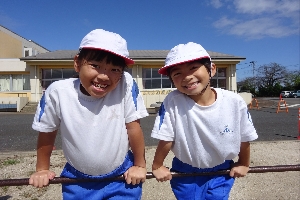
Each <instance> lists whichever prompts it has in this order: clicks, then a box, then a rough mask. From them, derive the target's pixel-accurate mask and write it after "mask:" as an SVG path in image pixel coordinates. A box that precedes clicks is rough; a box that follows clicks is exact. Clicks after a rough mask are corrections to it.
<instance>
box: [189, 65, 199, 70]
mask: <svg viewBox="0 0 300 200" xmlns="http://www.w3.org/2000/svg"><path fill="white" fill-rule="evenodd" d="M198 68H199V66H197V65H193V66H192V67H191V70H194V69H198Z"/></svg>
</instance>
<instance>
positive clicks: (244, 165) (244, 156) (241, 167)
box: [229, 142, 250, 177]
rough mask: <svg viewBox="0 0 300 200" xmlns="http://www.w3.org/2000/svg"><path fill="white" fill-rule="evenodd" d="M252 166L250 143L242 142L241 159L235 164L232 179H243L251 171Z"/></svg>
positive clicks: (231, 171) (231, 174) (231, 172)
mask: <svg viewBox="0 0 300 200" xmlns="http://www.w3.org/2000/svg"><path fill="white" fill-rule="evenodd" d="M249 166H250V143H249V142H242V143H241V147H240V153H239V159H238V161H237V162H236V163H234V164H233V167H232V169H231V170H230V174H229V175H230V176H231V177H243V176H245V175H246V174H247V173H248V171H249Z"/></svg>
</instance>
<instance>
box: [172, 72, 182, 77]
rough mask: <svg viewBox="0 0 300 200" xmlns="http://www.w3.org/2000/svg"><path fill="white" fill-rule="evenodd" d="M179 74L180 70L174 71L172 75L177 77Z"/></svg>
mask: <svg viewBox="0 0 300 200" xmlns="http://www.w3.org/2000/svg"><path fill="white" fill-rule="evenodd" d="M179 75H180V73H179V72H174V73H172V77H176V76H179Z"/></svg>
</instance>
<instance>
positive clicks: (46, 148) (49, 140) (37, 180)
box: [29, 130, 57, 187]
mask: <svg viewBox="0 0 300 200" xmlns="http://www.w3.org/2000/svg"><path fill="white" fill-rule="evenodd" d="M56 134H57V130H56V131H53V132H50V133H43V132H40V133H39V136H38V143H37V163H36V172H35V173H34V174H32V175H31V176H30V179H29V184H30V185H33V186H35V187H43V186H46V185H48V184H49V179H53V178H54V177H55V173H54V172H52V171H50V170H49V168H50V157H51V153H52V150H53V147H54V142H55V138H56Z"/></svg>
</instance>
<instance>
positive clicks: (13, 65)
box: [0, 59, 29, 74]
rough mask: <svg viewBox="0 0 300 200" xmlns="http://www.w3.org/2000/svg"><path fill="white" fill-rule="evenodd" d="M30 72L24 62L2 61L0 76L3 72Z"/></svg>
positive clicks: (0, 62)
mask: <svg viewBox="0 0 300 200" xmlns="http://www.w3.org/2000/svg"><path fill="white" fill-rule="evenodd" d="M26 71H27V72H29V69H28V68H27V67H26V63H25V62H24V61H20V60H19V59H0V74H1V73H3V72H19V73H20V74H22V73H24V72H26Z"/></svg>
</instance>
